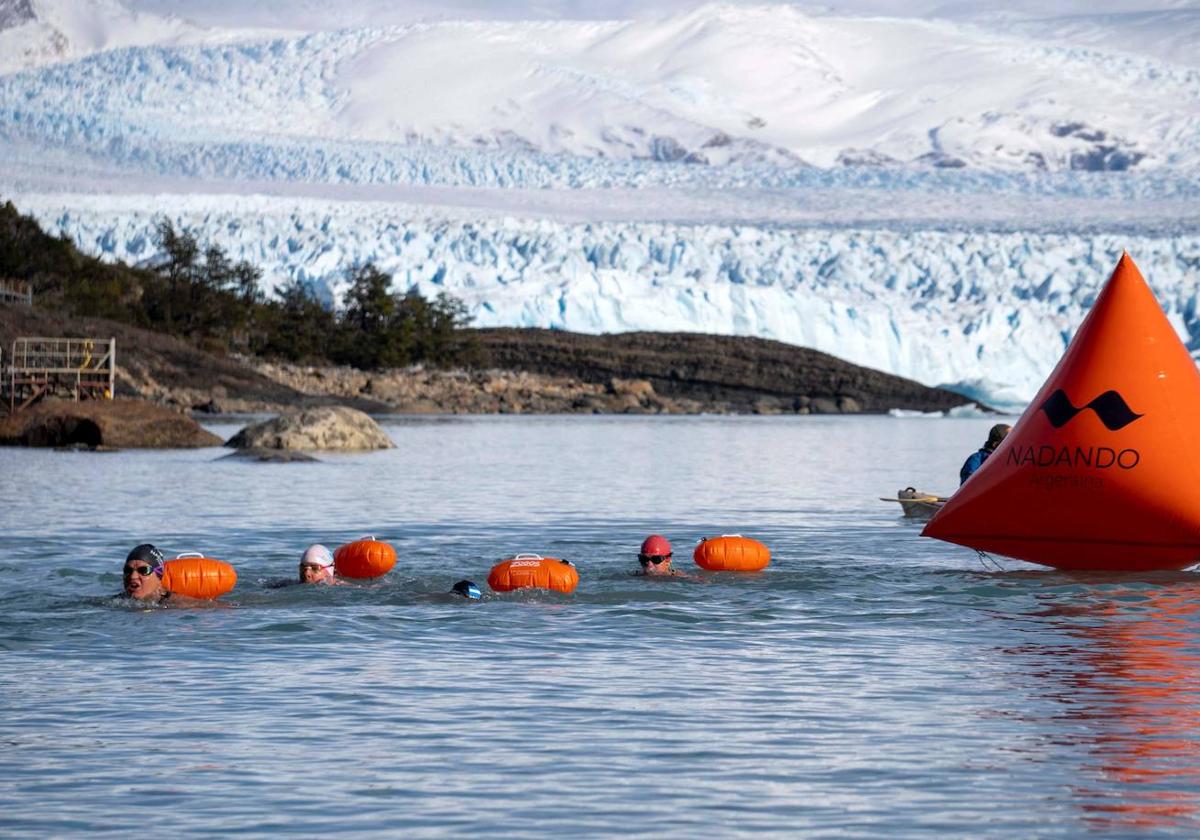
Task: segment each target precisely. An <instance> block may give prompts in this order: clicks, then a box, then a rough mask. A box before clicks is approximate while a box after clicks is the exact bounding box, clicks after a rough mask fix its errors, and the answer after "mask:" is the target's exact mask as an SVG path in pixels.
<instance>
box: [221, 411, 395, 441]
mask: <svg viewBox="0 0 1200 840" xmlns="http://www.w3.org/2000/svg"><path fill="white" fill-rule="evenodd" d="M225 445H226V446H231V447H233V448H234V449H289V450H300V451H313V450H334V451H342V452H362V451H367V450H372V449H391V448H393V447H394V446H395V444H394V443H392V441H391V438H389V437H388V436H387V434H386V433H385V432H384V431H383V429H381V428H379V424H378V423H376V422H375V421H374V420H372V419H371V418H370V417H368V416H367V415H366V414H364V413H363V412H361V411H356V410H355V409H353V408H345V407H342V406H322V407H320V408H306V409H303V410H300V411H293V412H288V413H286V414H281V415H279V416H278V417H276V418H274V419H271V420H267V421H265V422H262V423H255V424H254V425H251V426H247V427H246V428H244V429H242V430H241V431H240V432H238V433H237V434H236V435H234V436H233V437H231V438H230V439H229V440H228V441H227V442H226V443H225Z"/></svg>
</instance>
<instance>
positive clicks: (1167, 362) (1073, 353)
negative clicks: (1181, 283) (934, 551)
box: [921, 254, 1200, 572]
mask: <svg viewBox="0 0 1200 840" xmlns="http://www.w3.org/2000/svg"><path fill="white" fill-rule="evenodd" d="M1198 425H1200V373H1198V372H1197V370H1196V363H1195V362H1194V361H1192V358H1191V356H1190V355H1189V354H1188V351H1187V349H1186V348H1185V347H1184V346H1183V342H1181V341H1180V340H1179V337H1178V336H1177V335H1176V333H1175V330H1174V328H1173V327H1172V326H1171V324H1170V322H1169V321H1168V320H1167V318H1166V316H1165V315H1164V314H1163V311H1162V308H1161V307H1160V306H1159V305H1158V301H1156V300H1155V299H1154V294H1153V293H1152V292H1151V291H1150V289H1149V287H1148V286H1147V285H1146V281H1145V280H1143V279H1142V275H1141V274H1140V273H1139V272H1138V270H1137V266H1135V265H1134V264H1133V260H1131V259H1130V258H1129V255H1128V254H1125V255H1124V256H1122V257H1121V260H1120V262H1119V263H1117V267H1116V270H1115V271H1113V274H1112V277H1111V278H1109V281H1108V283H1107V284H1106V285H1105V287H1104V289H1103V290H1102V291H1101V292H1100V296H1099V297H1098V298H1097V299H1096V303H1095V305H1094V306H1093V307H1092V311H1091V312H1089V313H1088V316H1087V317H1086V318H1085V319H1084V321H1083V324H1082V325H1081V326H1080V328H1079V332H1078V333H1076V335H1075V338H1074V339H1073V340H1072V341H1071V344H1070V346H1069V347H1068V348H1067V352H1066V353H1065V354H1064V355H1063V357H1062V359H1061V360H1060V361H1059V363H1058V367H1056V368H1055V369H1054V372H1053V373H1052V374H1050V378H1049V379H1048V380H1047V381H1046V384H1045V385H1043V386H1042V390H1041V391H1040V392H1039V393H1038V395H1037V397H1036V398H1035V399H1034V401H1033V402H1032V403H1031V404H1030V406H1029V408H1027V409H1026V410H1025V413H1024V414H1023V415H1021V419H1020V420H1018V421H1017V424H1016V426H1014V427H1013V430H1012V431H1011V432H1010V433H1009V435H1008V437H1007V438H1005V440H1004V442H1003V443H1001V444H1000V446H999V448H997V449H996V451H995V452H993V453H992V454H991V455H990V456H989V457H988V459H987V460H986V461H985V462H984V464H983V466H982V467H980V468H979V470H978V471H977V472H976V473H975V474H974V475H973V476H971V477H970V478H969V479H967V483H966V484H964V485H963V486H962V487H961V488H959V490H958V492H957V493H955V494H954V495H953V496H951V497H950V501H948V502H947V503H946V504H945V506H944V507H943V508H942V509H941V510H940V511H938V513H937V514H936V515H935V516H934V517H933V519H931V520H930V522H929V524H928V525H926V526H925V530H924V531H922V532H921V533H922V535H923V536H926V537H936V538H937V539H940V540H946V541H947V542H953V543H958V544H959V545H965V546H968V547H970V548H974V549H978V550H980V551H989V552H993V553H995V554H1002V555H1005V556H1007V557H1015V558H1017V559H1019V560H1028V561H1029V562H1031V563H1041V564H1042V565H1046V566H1054V567H1056V568H1059V569H1068V570H1075V569H1094V570H1102V571H1112V572H1142V571H1150V570H1154V569H1182V568H1185V567H1187V566H1191V565H1193V564H1195V563H1198V562H1200V492H1198V491H1197V489H1196V476H1197V475H1200V429H1198V428H1197V427H1198Z"/></svg>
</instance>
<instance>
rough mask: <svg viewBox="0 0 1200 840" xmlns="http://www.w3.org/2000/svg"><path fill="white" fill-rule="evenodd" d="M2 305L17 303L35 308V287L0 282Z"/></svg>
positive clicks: (5, 281)
mask: <svg viewBox="0 0 1200 840" xmlns="http://www.w3.org/2000/svg"><path fill="white" fill-rule="evenodd" d="M0 303H17V304H24V305H25V306H33V286H31V285H29V284H28V283H14V282H13V281H11V280H0Z"/></svg>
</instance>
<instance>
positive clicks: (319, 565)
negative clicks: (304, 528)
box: [299, 544, 345, 586]
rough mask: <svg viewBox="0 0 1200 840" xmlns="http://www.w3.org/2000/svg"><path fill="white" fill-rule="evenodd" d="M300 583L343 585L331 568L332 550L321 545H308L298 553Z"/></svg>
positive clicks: (343, 582)
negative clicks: (301, 552)
mask: <svg viewBox="0 0 1200 840" xmlns="http://www.w3.org/2000/svg"><path fill="white" fill-rule="evenodd" d="M299 582H300V583H326V584H329V585H330V586H344V585H345V581H342V580H338V579H337V577H336V576H335V575H334V570H333V552H331V551H330V550H329V549H328V548H326V547H325V546H323V545H319V544H318V545H310V546H309V547H308V548H306V549H304V553H303V554H302V555H300V581H299Z"/></svg>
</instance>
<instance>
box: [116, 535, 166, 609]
mask: <svg viewBox="0 0 1200 840" xmlns="http://www.w3.org/2000/svg"><path fill="white" fill-rule="evenodd" d="M165 562H166V558H164V557H163V553H162V552H161V551H159V550H158V549H157V548H155V547H154V546H153V545H151V544H150V543H143V544H142V545H139V546H137V547H136V548H134V549H133V551H131V552H129V556H128V557H126V558H125V567H124V568H123V569H122V570H121V577H122V580H123V581H124V585H125V594H126V595H128V596H129V597H131V598H138V599H141V598H151V597H154V596H155V595H158V594H159V593H160V592H161V591H162V576H163V563H165Z"/></svg>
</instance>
